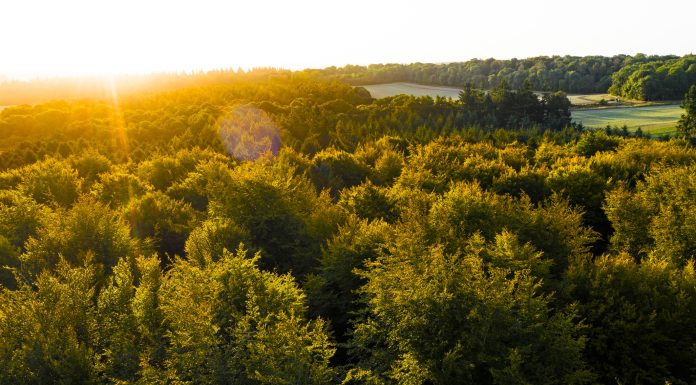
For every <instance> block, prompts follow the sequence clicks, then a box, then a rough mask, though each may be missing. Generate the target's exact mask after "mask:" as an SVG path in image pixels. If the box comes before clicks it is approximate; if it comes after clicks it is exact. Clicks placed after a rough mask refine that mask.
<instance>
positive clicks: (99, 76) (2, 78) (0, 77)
mask: <svg viewBox="0 0 696 385" xmlns="http://www.w3.org/2000/svg"><path fill="white" fill-rule="evenodd" d="M621 55H625V56H636V55H645V56H648V57H650V56H677V57H683V56H693V55H694V53H693V52H689V53H685V54H671V53H664V54H653V53H645V52H635V53H616V54H612V55H572V54H565V55H560V54H554V55H534V56H526V57H514V56H513V57H472V58H467V59H462V60H452V61H439V62H428V61H413V62H381V63H364V64H363V63H359V64H358V63H344V64H340V65H336V64H330V65H326V66H321V67H297V68H286V67H278V66H254V67H246V68H244V67H239V66H238V67H234V66H229V67H214V68H199V69H181V70H161V71H158V70H155V71H150V72H146V71H140V72H120V73H119V72H94V73H82V74H77V73H75V74H70V73H64V74H62V73H55V74H51V73H43V74H37V75H33V76H13V75H11V74H5V73H0V84H1V83H5V82H33V81H52V80H56V81H58V80H85V79H87V80H100V81H101V80H108V79H109V78H121V77H124V78H128V77H134V78H141V77H142V78H147V77H153V76H193V75H198V74H206V73H212V72H218V71H220V72H239V71H240V70H241V71H244V72H252V71H255V70H262V69H272V70H276V71H292V72H296V71H305V70H321V69H326V68H331V67H335V68H342V67H346V66H362V67H367V66H370V65H391V64H396V65H410V64H416V63H420V64H450V63H464V62H468V61H473V60H481V61H485V60H491V59H492V60H501V61H508V60H527V59H533V58H540V57H548V58H553V57H578V58H581V57H592V56H598V57H614V56H621Z"/></svg>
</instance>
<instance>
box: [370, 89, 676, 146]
mask: <svg viewBox="0 0 696 385" xmlns="http://www.w3.org/2000/svg"><path fill="white" fill-rule="evenodd" d="M363 87H365V88H366V89H367V90H368V91H369V92H370V94H371V95H372V97H373V98H384V97H387V96H394V95H399V94H409V95H415V96H432V97H436V96H445V97H450V98H454V99H456V98H458V97H459V90H460V89H459V88H455V87H440V86H424V85H420V84H413V83H388V84H372V85H367V86H363ZM568 99H570V102H571V103H573V104H574V105H577V106H583V105H594V104H598V103H599V101H600V100H602V99H604V100H606V101H608V102H609V106H610V107H607V108H588V109H575V110H573V112H572V113H573V121H575V122H582V124H584V125H585V126H586V127H593V128H603V127H606V125H607V124H610V125H612V126H615V127H616V126H618V127H621V126H623V125H624V124H625V125H626V126H628V128H629V129H630V130H635V129H636V128H638V127H641V129H642V130H643V132H645V133H651V134H655V135H663V134H671V133H674V131H675V127H676V124H677V121H678V120H679V117H680V116H681V114H682V113H683V110H682V109H681V108H680V107H679V106H678V105H676V104H668V105H661V104H655V103H651V102H643V101H638V100H625V99H624V100H621V105H622V106H618V107H611V106H612V105H615V103H616V102H615V99H616V97H615V96H613V95H610V94H587V95H581V94H570V95H568Z"/></svg>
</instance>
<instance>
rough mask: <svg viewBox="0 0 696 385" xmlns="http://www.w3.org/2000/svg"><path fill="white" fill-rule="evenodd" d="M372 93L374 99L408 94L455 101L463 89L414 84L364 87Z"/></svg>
mask: <svg viewBox="0 0 696 385" xmlns="http://www.w3.org/2000/svg"><path fill="white" fill-rule="evenodd" d="M363 87H365V89H367V90H368V91H370V95H372V97H373V98H377V99H379V98H386V97H387V96H395V95H400V94H407V95H413V96H432V97H433V98H434V97H436V96H445V97H449V98H453V99H458V98H459V91H460V90H461V88H456V87H441V86H424V85H421V84H414V83H387V84H370V85H367V86H363Z"/></svg>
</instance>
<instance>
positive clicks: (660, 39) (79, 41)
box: [0, 0, 696, 80]
mask: <svg viewBox="0 0 696 385" xmlns="http://www.w3.org/2000/svg"><path fill="white" fill-rule="evenodd" d="M675 9H679V10H680V11H679V12H674V10H675ZM37 10H41V12H40V13H39V12H37ZM501 10H503V11H502V12H501ZM693 11H696V5H695V4H690V3H684V2H682V1H679V0H665V1H664V2H663V3H662V6H661V7H660V8H658V9H647V8H645V9H641V7H636V6H635V5H634V4H632V3H631V2H629V1H618V2H613V3H604V2H601V1H598V0H590V1H588V2H586V3H584V4H583V7H575V8H572V9H569V8H568V7H567V6H563V5H559V4H557V2H552V1H548V0H529V1H525V2H512V1H494V2H486V3H479V2H476V3H472V4H460V3H458V2H453V1H449V0H447V1H434V2H430V3H428V4H427V5H423V4H420V3H417V2H405V3H404V2H394V1H384V2H379V3H373V2H368V1H366V0H359V1H354V2H335V3H332V4H331V5H327V4H325V3H323V2H319V1H315V0H300V1H295V2H291V3H289V2H282V3H280V2H274V1H257V2H253V3H251V2H247V3H239V4H229V3H222V2H218V1H215V0H202V1H200V2H197V3H196V4H195V6H194V5H192V4H189V3H187V2H186V1H174V2H164V1H152V2H148V3H147V4H142V3H139V2H137V1H135V0H126V1H121V2H116V1H111V0H109V1H105V2H103V3H100V4H94V3H93V2H90V1H87V0H67V1H64V2H61V3H59V4H58V3H54V2H49V1H45V0H26V1H21V2H20V1H12V2H9V3H7V4H4V5H2V6H0V12H2V14H3V15H4V18H3V19H4V20H3V22H2V23H0V36H8V37H11V38H8V39H6V41H5V42H4V47H3V60H2V61H1V62H0V80H1V79H2V78H3V77H4V78H6V79H7V78H11V79H20V80H27V79H36V78H56V77H60V78H64V77H84V76H104V75H107V76H114V75H149V74H157V73H191V72H207V71H211V70H216V69H236V68H242V69H245V70H248V69H252V68H257V67H273V68H282V69H289V70H302V69H306V68H326V67H331V66H336V67H341V66H345V65H348V64H354V65H368V64H378V63H398V64H407V63H415V62H423V63H452V62H463V61H468V60H471V59H474V58H496V59H500V60H508V59H511V58H528V57H538V56H566V55H570V56H614V55H619V54H626V55H635V54H637V53H645V54H646V55H668V54H671V55H678V56H683V55H685V54H689V53H691V52H694V45H693V42H692V41H691V40H690V35H691V33H690V31H689V25H690V21H689V18H690V15H691V14H693ZM569 12H572V13H573V18H572V20H570V19H569V18H568V14H569ZM663 16H664V17H663ZM648 21H650V28H643V27H641V26H642V25H647V24H646V23H647V22H648ZM613 25H623V26H625V27H624V28H623V29H619V28H615V27H613ZM470 36H471V37H475V39H474V38H471V39H470V38H469V37H470ZM542 47H543V48H542Z"/></svg>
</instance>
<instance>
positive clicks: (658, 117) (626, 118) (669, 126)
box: [573, 104, 683, 134]
mask: <svg viewBox="0 0 696 385" xmlns="http://www.w3.org/2000/svg"><path fill="white" fill-rule="evenodd" d="M682 113H683V110H682V109H681V108H680V107H679V106H678V105H675V104H671V105H656V106H646V107H619V108H596V109H586V110H574V111H573V121H574V122H582V124H584V125H585V126H586V127H593V128H601V127H606V125H607V124H610V125H612V126H618V127H621V126H623V125H624V124H625V125H626V126H628V128H629V129H630V130H635V129H636V128H638V127H641V128H642V129H643V132H645V133H648V132H649V133H651V134H669V133H673V132H674V131H675V127H676V125H677V121H678V120H679V117H680V116H681V114H682Z"/></svg>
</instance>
